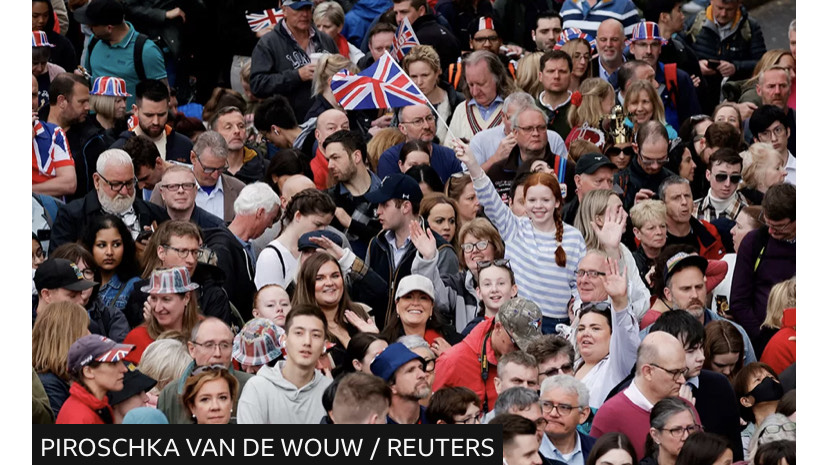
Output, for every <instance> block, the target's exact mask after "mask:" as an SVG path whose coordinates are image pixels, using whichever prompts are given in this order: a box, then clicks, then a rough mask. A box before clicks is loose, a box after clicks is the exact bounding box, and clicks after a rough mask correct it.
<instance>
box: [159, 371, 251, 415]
mask: <svg viewBox="0 0 828 465" xmlns="http://www.w3.org/2000/svg"><path fill="white" fill-rule="evenodd" d="M195 368H196V366H195V361H192V362H190V364H189V365H187V369H186V370H185V371H184V375H183V376H181V378H179V380H178V382H175V383H170V384H168V385H166V386H164V389H162V390H161V395H160V396H158V410H160V411H161V413H163V414H164V415H166V416H167V420H169V422H170V424H171V425H188V424H193V423H195V422H194V421H193V415H192V414H191V413H190V410H189V409H188V408H187V407H185V406H184V404H183V403H182V402H181V394H182V393H183V392H184V384H185V383H186V382H187V378H189V377H190V374H191V373H192V372H193V370H195ZM230 374H232V375H233V376H234V377H235V378H236V379H237V380H238V381H239V392H238V394H237V395H236V399H235V400H234V401H233V413H234V414H235V413H236V412H238V411H239V397H241V392H242V389H244V385H245V383H247V380H249V379H250V378H252V377H253V375H251V374H250V373H245V372H243V371H236V370H234V369H233V366H232V365H231V366H230ZM235 422H236V416H235V415H233V416H231V417H230V423H235Z"/></svg>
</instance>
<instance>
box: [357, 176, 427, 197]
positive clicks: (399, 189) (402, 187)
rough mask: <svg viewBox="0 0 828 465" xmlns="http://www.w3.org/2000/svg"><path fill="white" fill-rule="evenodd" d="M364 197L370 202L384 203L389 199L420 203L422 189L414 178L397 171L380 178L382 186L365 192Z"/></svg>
mask: <svg viewBox="0 0 828 465" xmlns="http://www.w3.org/2000/svg"><path fill="white" fill-rule="evenodd" d="M365 199H366V200H367V201H369V202H371V203H385V202H387V201H389V200H391V199H401V200H408V201H411V202H416V203H420V201H421V200H423V191H422V190H420V184H419V183H418V182H417V181H416V180H415V179H414V178H412V177H411V176H408V175H405V174H402V173H397V174H392V175H390V176H386V177H385V178H384V179H383V180H382V186H381V187H380V188H379V189H377V190H374V191H371V192H369V193H367V194H365Z"/></svg>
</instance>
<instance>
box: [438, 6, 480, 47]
mask: <svg viewBox="0 0 828 465" xmlns="http://www.w3.org/2000/svg"><path fill="white" fill-rule="evenodd" d="M458 3H460V2H456V1H455V0H439V1H438V2H437V5H436V6H435V7H434V11H435V12H436V14H439V15H442V16H443V17H444V18H446V21H448V23H449V25H450V26H451V32H452V33H453V34H454V37H456V38H457V41H458V42H460V48H461V49H462V50H471V47H470V46H469V38H470V36H469V24H470V23H471V21H472V19H474V18H476V17H478V16H494V7H492V4H491V2H478V3H477V6H476V7H475V6H474V5H473V4H472V3H471V2H468V3H467V4H466V5H464V7H462V8H461V7H460V6H458Z"/></svg>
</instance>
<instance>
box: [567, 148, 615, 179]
mask: <svg viewBox="0 0 828 465" xmlns="http://www.w3.org/2000/svg"><path fill="white" fill-rule="evenodd" d="M605 166H609V167H610V168H612V169H616V170H617V169H618V167H617V166H615V163H613V162H611V161H610V159H609V158H607V157H606V156H604V155H601V154H600V153H586V154H584V155H582V156H581V158H579V159H578V163H576V164H575V174H592V173H594V172H596V171H598V169H599V168H603V167H605Z"/></svg>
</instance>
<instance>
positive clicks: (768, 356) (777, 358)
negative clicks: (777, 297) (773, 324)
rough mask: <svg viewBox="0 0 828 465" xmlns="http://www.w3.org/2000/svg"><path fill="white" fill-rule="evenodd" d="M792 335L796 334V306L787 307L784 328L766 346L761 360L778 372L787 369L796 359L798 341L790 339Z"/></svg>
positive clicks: (783, 318) (783, 317) (784, 314)
mask: <svg viewBox="0 0 828 465" xmlns="http://www.w3.org/2000/svg"><path fill="white" fill-rule="evenodd" d="M792 336H796V308H788V309H785V311H784V312H783V313H782V328H781V329H780V330H779V331H777V332H776V334H774V335H773V337H772V338H771V340H770V342H768V345H767V346H765V350H764V351H762V359H761V360H760V361H761V362H763V363H767V364H768V365H770V367H771V368H773V370H774V371H775V372H777V373H782V372H783V371H785V368H788V367H789V366H791V364H792V363H794V362H795V361H796V341H791V340H789V339H790V338H791V337H792Z"/></svg>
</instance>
